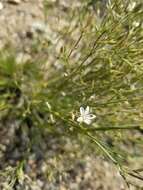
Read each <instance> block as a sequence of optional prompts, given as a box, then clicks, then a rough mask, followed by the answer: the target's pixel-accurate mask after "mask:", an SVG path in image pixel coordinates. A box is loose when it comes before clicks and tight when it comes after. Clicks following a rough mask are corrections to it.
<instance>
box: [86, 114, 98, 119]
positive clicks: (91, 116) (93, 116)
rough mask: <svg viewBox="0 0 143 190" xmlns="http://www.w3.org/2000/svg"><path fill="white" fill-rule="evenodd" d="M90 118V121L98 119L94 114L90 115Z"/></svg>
mask: <svg viewBox="0 0 143 190" xmlns="http://www.w3.org/2000/svg"><path fill="white" fill-rule="evenodd" d="M88 117H89V118H90V119H95V118H96V115H94V114H89V115H88Z"/></svg>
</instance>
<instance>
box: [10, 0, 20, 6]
mask: <svg viewBox="0 0 143 190" xmlns="http://www.w3.org/2000/svg"><path fill="white" fill-rule="evenodd" d="M8 3H11V4H15V5H18V4H19V3H21V0H8Z"/></svg>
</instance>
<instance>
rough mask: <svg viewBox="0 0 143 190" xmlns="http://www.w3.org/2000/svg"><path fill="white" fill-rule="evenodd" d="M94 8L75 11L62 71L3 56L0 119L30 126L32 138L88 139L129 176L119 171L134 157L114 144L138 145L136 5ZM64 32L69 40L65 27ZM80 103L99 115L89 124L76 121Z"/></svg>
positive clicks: (141, 37) (141, 80) (140, 72)
mask: <svg viewBox="0 0 143 190" xmlns="http://www.w3.org/2000/svg"><path fill="white" fill-rule="evenodd" d="M131 2H132V1H131ZM98 3H99V2H98ZM93 4H94V1H87V2H85V3H84V4H83V6H82V7H81V10H80V13H77V12H76V11H75V12H74V15H75V16H76V18H77V22H78V23H77V25H76V27H75V28H72V31H75V30H77V28H78V32H79V36H77V37H76V39H74V40H73V39H72V38H70V37H69V38H68V40H67V43H66V44H65V45H64V46H63V48H62V49H61V52H60V55H58V63H59V65H61V66H62V67H61V69H55V70H54V71H53V70H50V68H49V70H48V71H46V72H45V67H46V66H45V64H46V63H42V64H41V63H40V62H39V61H34V62H26V63H22V64H17V63H16V61H15V59H14V57H13V56H9V55H8V56H7V55H6V56H5V55H3V54H2V56H1V58H0V111H1V112H0V119H1V122H3V121H4V120H7V121H9V122H10V121H11V120H13V121H14V120H16V121H19V122H20V126H22V125H24V124H26V125H27V126H28V127H31V128H33V131H34V132H33V139H34V138H35V134H37V135H39V134H41V133H47V135H48V133H53V134H55V135H59V136H60V135H66V136H68V137H69V138H70V137H71V138H79V141H80V138H86V137H87V138H89V139H91V141H92V142H93V143H95V144H96V145H97V147H99V149H100V150H101V151H103V152H104V154H105V155H106V156H107V157H108V158H110V159H111V160H112V161H113V162H114V164H115V165H117V167H118V168H119V170H120V172H121V174H122V175H123V176H124V175H125V174H124V172H125V173H129V172H127V170H124V168H123V167H122V166H123V165H124V164H125V161H126V156H127V155H133V154H134V153H133V150H132V151H127V150H126V151H122V150H121V146H120V145H122V144H124V142H126V141H127V142H129V146H130V144H131V143H136V146H138V144H139V146H140V147H142V139H141V134H142V124H143V123H142V119H143V112H142V110H143V104H142V99H143V95H142V94H143V88H142V84H143V63H142V55H143V30H142V29H143V26H142V17H143V11H142V4H141V3H140V2H137V4H136V6H135V7H134V8H133V9H132V10H129V8H128V7H129V4H130V1H121V0H117V1H111V2H110V1H109V3H107V4H106V6H105V11H104V14H103V15H102V17H99V15H97V14H95V9H94V8H93ZM94 6H95V4H94ZM95 7H96V6H95ZM71 19H73V18H71ZM64 34H65V31H63V34H61V35H64ZM67 34H68V35H69V36H72V32H71V31H70V29H69V31H68V32H67ZM67 34H65V37H66V35H67ZM71 42H72V43H71ZM71 44H72V45H71ZM77 57H78V58H77ZM47 72H48V73H47ZM81 106H84V107H86V106H90V107H91V108H92V112H93V113H94V114H95V115H96V116H97V117H96V119H95V120H94V122H93V123H92V125H91V126H87V125H86V124H79V123H78V122H77V118H78V116H79V108H80V107H81ZM37 130H38V131H37ZM36 131H37V132H36ZM78 134H81V136H80V137H79V135H78ZM134 134H138V135H137V139H136V137H135V138H132V136H135V135H134ZM36 138H37V136H36ZM39 138H40V137H39ZM33 139H32V143H35V140H33ZM36 140H37V139H36ZM40 140H42V139H40ZM31 146H32V145H31ZM134 156H137V155H134Z"/></svg>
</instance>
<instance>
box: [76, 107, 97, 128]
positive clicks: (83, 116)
mask: <svg viewBox="0 0 143 190" xmlns="http://www.w3.org/2000/svg"><path fill="white" fill-rule="evenodd" d="M95 118H96V115H94V114H91V113H90V109H89V106H87V107H86V109H84V108H83V107H80V116H79V117H78V118H77V121H78V122H79V123H86V124H87V125H90V124H91V123H92V120H93V119H95Z"/></svg>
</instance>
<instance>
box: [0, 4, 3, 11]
mask: <svg viewBox="0 0 143 190" xmlns="http://www.w3.org/2000/svg"><path fill="white" fill-rule="evenodd" d="M2 9H3V4H2V3H1V2H0V10H2Z"/></svg>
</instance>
